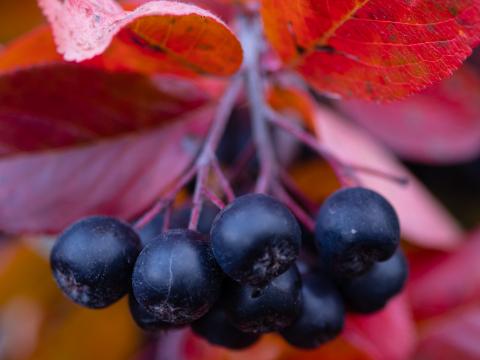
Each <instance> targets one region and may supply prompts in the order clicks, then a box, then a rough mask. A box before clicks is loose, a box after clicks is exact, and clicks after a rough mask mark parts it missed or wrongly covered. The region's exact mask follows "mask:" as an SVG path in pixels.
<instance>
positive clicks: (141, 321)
mask: <svg viewBox="0 0 480 360" xmlns="http://www.w3.org/2000/svg"><path fill="white" fill-rule="evenodd" d="M128 307H129V309H130V314H131V315H132V318H133V320H134V321H135V323H136V324H137V325H138V327H139V328H141V329H142V330H145V331H148V332H156V331H167V330H171V329H175V328H176V327H175V326H173V325H172V324H168V323H166V322H164V321H161V320H158V319H157V318H156V317H155V315H154V314H152V313H151V312H149V311H147V309H145V308H144V307H143V306H142V305H140V304H139V303H138V301H137V300H136V299H135V296H133V294H132V293H130V295H129V296H128Z"/></svg>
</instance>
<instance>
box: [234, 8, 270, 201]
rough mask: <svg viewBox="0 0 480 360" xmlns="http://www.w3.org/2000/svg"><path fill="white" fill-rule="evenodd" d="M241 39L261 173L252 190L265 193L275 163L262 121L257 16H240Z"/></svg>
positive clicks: (261, 88) (263, 102) (260, 43)
mask: <svg viewBox="0 0 480 360" xmlns="http://www.w3.org/2000/svg"><path fill="white" fill-rule="evenodd" d="M240 40H241V42H242V45H243V50H244V56H245V60H244V64H245V87H246V92H247V97H248V100H249V105H250V106H249V107H250V113H251V119H252V128H253V134H254V140H255V145H256V147H257V151H258V157H259V160H260V176H259V177H258V180H257V184H256V186H255V191H256V192H258V193H266V192H268V189H269V188H270V187H271V185H272V181H273V179H274V176H275V173H276V171H277V170H276V167H277V165H276V160H275V154H274V151H273V145H272V139H271V137H270V133H269V131H268V126H267V122H266V121H265V113H264V107H265V99H264V94H263V87H262V85H263V81H262V77H261V75H260V64H259V59H260V54H261V46H262V35H261V26H260V22H259V21H258V19H257V18H256V17H254V18H247V17H243V18H242V19H241V21H240Z"/></svg>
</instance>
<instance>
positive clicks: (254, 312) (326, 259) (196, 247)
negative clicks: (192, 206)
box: [51, 188, 407, 350]
mask: <svg viewBox="0 0 480 360" xmlns="http://www.w3.org/2000/svg"><path fill="white" fill-rule="evenodd" d="M182 211H183V212H185V210H184V209H182V210H181V212H182ZM181 212H180V213H178V214H177V215H175V214H174V216H173V219H175V218H176V219H177V220H174V221H173V222H172V224H173V225H174V227H177V228H174V229H172V230H165V231H162V229H163V225H162V223H163V221H162V219H161V218H156V219H154V220H153V221H152V222H151V223H150V224H148V225H147V226H146V227H145V228H144V229H143V230H142V231H140V236H139V235H137V233H136V232H135V231H134V230H133V229H132V228H131V227H130V225H128V224H126V223H124V222H122V221H119V220H116V219H114V218H110V217H104V216H95V217H90V218H87V219H83V220H80V221H79V222H77V223H75V224H74V225H72V226H71V227H69V228H68V229H67V230H66V231H65V232H64V233H63V234H62V235H61V236H60V237H59V239H58V241H57V242H56V244H55V245H54V247H53V250H52V253H51V267H52V271H53V274H54V277H55V279H56V281H57V283H58V285H59V287H60V288H61V289H62V291H63V292H64V293H65V294H66V295H67V296H68V297H70V298H71V299H72V300H73V301H75V302H77V303H78V304H80V305H83V306H86V307H89V308H102V307H106V306H108V305H111V304H112V303H114V302H115V301H117V300H118V299H120V298H121V297H122V296H124V295H126V294H128V296H129V308H130V312H131V314H132V317H133V319H134V320H135V322H136V323H137V324H138V326H139V327H141V328H142V329H144V330H146V331H168V330H170V329H175V328H179V327H183V326H186V325H188V324H190V325H191V327H192V329H193V331H194V333H196V334H197V335H198V336H200V337H202V338H204V339H206V340H207V341H208V342H210V343H212V344H214V345H218V346H224V347H227V348H230V349H235V350H238V349H243V348H246V347H249V346H250V345H252V344H253V343H255V342H256V341H257V340H258V339H259V338H260V337H261V336H262V334H265V333H269V332H277V333H279V334H280V335H281V336H283V338H284V339H285V340H286V341H287V342H288V343H290V344H291V345H293V346H296V347H300V348H305V349H312V348H315V347H317V346H319V345H321V344H323V343H325V342H327V341H329V340H331V339H333V338H335V337H336V336H338V335H339V334H340V333H341V331H342V328H343V324H344V318H345V313H346V311H353V312H360V313H370V312H373V311H377V310H379V309H381V308H382V307H383V306H384V305H385V304H386V303H387V301H388V300H389V299H390V298H391V297H393V296H394V295H396V294H397V293H398V292H399V291H400V290H401V289H402V287H403V285H404V282H405V279H406V275H407V264H406V260H405V257H404V256H403V254H402V252H401V251H400V250H399V249H398V245H399V240H400V229H399V222H398V218H397V215H396V213H395V211H394V209H393V208H392V206H391V205H390V204H389V203H388V202H387V200H385V199H384V198H383V197H382V196H380V195H379V194H377V193H375V192H373V191H371V190H368V189H365V188H348V189H344V190H340V191H338V192H336V193H334V194H333V195H332V196H331V197H330V198H328V199H327V200H326V201H325V203H324V204H323V205H322V207H321V208H320V210H319V213H318V217H317V221H316V228H315V234H314V238H315V245H316V248H317V250H314V249H312V246H307V247H303V250H302V253H307V252H308V256H306V257H305V256H304V255H301V256H300V258H299V254H300V253H301V241H302V238H304V239H305V238H306V237H308V234H303V236H302V231H301V227H300V226H299V224H298V222H297V219H296V218H295V216H294V215H293V214H292V213H291V212H290V210H289V209H288V208H287V207H286V206H285V205H283V204H282V203H281V202H279V201H278V200H276V199H275V198H273V197H270V196H267V195H263V194H247V195H244V196H240V197H238V198H236V199H235V200H234V201H232V202H231V203H230V204H229V205H228V206H226V207H225V208H223V209H222V210H221V211H218V210H216V209H213V210H212V209H211V208H206V209H204V212H202V216H201V220H200V223H201V224H200V227H201V228H202V231H193V230H188V229H186V228H185V227H186V222H187V221H186V220H185V219H186V218H188V215H186V216H185V215H182V213H181ZM306 233H308V232H306ZM153 234H155V236H154V235H153ZM312 236H313V234H312ZM304 257H305V258H308V259H307V260H305V259H304ZM312 259H313V261H312ZM306 263H308V265H307V266H306V265H305V264H306ZM299 267H301V268H302V271H301V272H300V271H299Z"/></svg>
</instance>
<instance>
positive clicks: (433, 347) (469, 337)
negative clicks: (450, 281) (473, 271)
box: [415, 279, 480, 360]
mask: <svg viewBox="0 0 480 360" xmlns="http://www.w3.org/2000/svg"><path fill="white" fill-rule="evenodd" d="M458 280H460V279H458ZM422 329H423V331H422V334H421V338H420V341H419V345H418V349H417V352H416V354H415V358H416V359H422V360H451V359H462V360H477V359H480V346H479V343H478V339H479V338H480V306H479V304H478V303H477V304H476V305H475V306H472V307H471V308H466V309H463V310H462V311H460V312H458V311H457V312H454V313H452V314H447V315H446V316H444V317H442V318H440V319H436V320H432V321H430V322H428V323H427V324H425V325H424V326H423V327H422Z"/></svg>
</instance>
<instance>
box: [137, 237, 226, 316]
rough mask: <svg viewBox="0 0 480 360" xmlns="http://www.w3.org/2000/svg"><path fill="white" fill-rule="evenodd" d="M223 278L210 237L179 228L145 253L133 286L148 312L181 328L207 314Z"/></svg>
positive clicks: (138, 262)
mask: <svg viewBox="0 0 480 360" xmlns="http://www.w3.org/2000/svg"><path fill="white" fill-rule="evenodd" d="M222 279H223V276H222V273H221V271H220V269H219V267H218V265H217V264H216V262H215V259H214V258H213V255H212V253H211V249H210V246H209V244H208V241H207V238H206V236H204V235H202V234H200V233H197V232H194V231H190V230H186V229H177V230H170V231H168V232H166V233H164V234H162V235H161V237H159V238H157V239H155V240H153V241H151V242H150V243H149V244H148V245H147V246H146V247H145V248H144V249H143V250H142V252H141V253H140V256H139V257H138V259H137V262H136V264H135V268H134V271H133V279H132V284H133V293H134V295H135V298H136V299H137V301H138V302H139V303H140V304H141V305H142V306H144V307H145V308H146V310H147V311H149V312H151V313H153V314H155V317H156V318H158V319H159V320H162V321H165V322H168V323H171V324H176V325H181V324H187V323H190V322H192V321H194V320H197V319H199V318H200V317H201V316H203V315H205V314H206V313H207V311H208V310H209V309H210V307H211V306H212V305H213V304H214V302H215V301H216V300H217V298H218V296H219V294H220V287H221V283H222Z"/></svg>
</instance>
